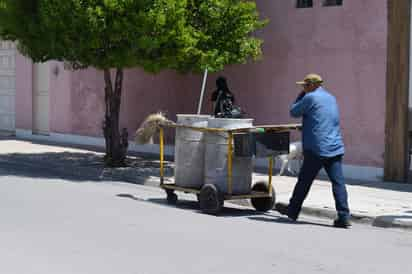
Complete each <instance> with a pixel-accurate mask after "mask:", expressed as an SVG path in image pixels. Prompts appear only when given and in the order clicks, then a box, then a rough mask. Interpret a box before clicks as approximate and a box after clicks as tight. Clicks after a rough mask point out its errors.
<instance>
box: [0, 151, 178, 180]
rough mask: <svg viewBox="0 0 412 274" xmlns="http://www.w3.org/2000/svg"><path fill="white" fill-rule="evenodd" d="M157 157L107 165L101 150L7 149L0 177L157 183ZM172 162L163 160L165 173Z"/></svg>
mask: <svg viewBox="0 0 412 274" xmlns="http://www.w3.org/2000/svg"><path fill="white" fill-rule="evenodd" d="M159 173H160V163H159V160H155V159H146V158H143V157H137V156H131V157H128V159H127V167H122V168H106V167H105V166H104V160H103V154H97V153H87V152H84V153H82V152H44V153H10V154H2V155H0V177H4V176H18V177H30V178H47V179H64V180H70V181H78V182H80V181H123V182H129V183H135V184H156V183H157V184H158V180H159V179H158V178H157V177H158V176H159ZM172 175H173V166H172V164H171V163H170V162H166V163H165V176H166V177H169V176H172Z"/></svg>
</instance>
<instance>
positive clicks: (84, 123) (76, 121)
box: [16, 0, 387, 166]
mask: <svg viewBox="0 0 412 274" xmlns="http://www.w3.org/2000/svg"><path fill="white" fill-rule="evenodd" d="M295 2H296V1H295V0H281V1H280V0H278V1H267V0H257V4H258V8H259V10H260V12H261V15H262V17H264V18H269V19H270V24H269V25H268V26H267V27H266V28H265V29H264V30H262V31H259V33H258V35H260V36H261V37H263V39H264V40H265V44H264V49H263V51H264V56H263V59H262V60H261V61H259V62H256V63H251V64H248V65H236V66H231V67H229V68H227V69H226V70H225V71H224V72H222V73H219V74H223V75H225V76H226V77H227V78H228V80H229V86H230V88H231V89H232V91H233V92H234V93H235V96H236V98H237V102H238V104H239V105H240V106H241V107H242V108H243V109H244V110H246V112H247V113H248V114H249V116H250V117H253V118H255V124H267V123H272V124H275V123H289V122H297V121H298V120H293V119H291V118H290V117H289V115H288V110H289V105H290V103H291V102H292V101H293V100H294V99H295V97H296V95H297V93H298V92H299V90H298V88H297V87H296V86H295V84H294V82H295V81H296V80H300V79H301V78H302V77H303V76H304V75H305V74H307V73H309V72H317V73H319V74H321V75H322V76H323V77H324V79H325V82H326V87H327V88H328V89H330V91H331V92H332V93H333V94H334V95H335V96H336V97H337V99H338V102H339V104H340V109H341V120H342V121H341V122H342V128H343V134H344V140H345V144H346V157H345V161H346V163H348V164H356V165H367V166H383V157H382V154H383V152H384V121H385V113H384V110H385V77H386V37H387V0H362V1H359V0H344V6H343V7H321V2H322V1H321V0H314V3H315V7H314V8H308V9H296V8H295ZM54 66H58V67H59V68H60V69H59V72H60V73H59V74H58V75H53V73H52V76H51V83H50V84H51V85H50V88H51V90H50V128H51V131H52V132H60V133H72V134H79V135H89V136H102V132H101V123H102V119H103V113H104V90H103V84H104V81H103V75H102V73H101V72H98V71H96V70H94V69H88V70H84V71H76V72H70V71H65V70H63V66H62V65H61V64H58V63H53V64H52V68H51V71H52V72H53V67H54ZM17 74H18V78H17V79H18V81H17V97H16V102H17V103H16V105H17V117H16V127H17V128H26V129H30V128H31V100H32V99H31V88H30V85H31V67H30V65H29V64H28V63H27V60H25V59H24V58H17ZM217 75H218V74H212V75H211V76H210V77H209V80H208V84H207V92H206V94H205V101H204V105H203V113H210V110H211V104H210V101H209V99H210V95H211V92H212V91H213V89H214V80H215V79H216V76H217ZM201 81H202V75H186V76H183V75H179V74H176V73H174V72H163V73H160V74H158V75H150V74H146V73H143V72H142V71H141V70H140V69H133V70H127V71H126V73H125V82H124V91H123V97H122V107H121V126H122V127H127V128H128V129H129V132H130V133H131V134H132V133H134V131H135V130H136V128H137V127H138V126H139V124H140V123H141V121H142V120H143V119H144V118H145V117H146V115H148V114H149V113H153V112H155V111H158V110H162V111H166V112H167V114H168V117H170V118H172V119H175V114H176V113H195V112H196V109H197V102H198V99H199V92H200V88H201ZM19 109H20V110H21V111H19Z"/></svg>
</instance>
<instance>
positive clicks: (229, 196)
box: [159, 124, 301, 200]
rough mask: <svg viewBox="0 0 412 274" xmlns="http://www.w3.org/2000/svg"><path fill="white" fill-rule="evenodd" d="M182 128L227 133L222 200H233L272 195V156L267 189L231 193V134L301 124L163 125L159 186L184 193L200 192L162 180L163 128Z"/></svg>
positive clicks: (292, 127) (286, 129)
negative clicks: (225, 184) (227, 126)
mask: <svg viewBox="0 0 412 274" xmlns="http://www.w3.org/2000/svg"><path fill="white" fill-rule="evenodd" d="M165 127H171V128H184V129H190V130H196V131H201V132H211V133H227V134H228V145H227V146H228V152H227V171H228V172H227V189H228V193H227V194H225V195H224V200H235V199H252V198H267V197H269V198H270V197H272V189H273V188H272V175H273V161H274V160H273V156H270V157H268V158H269V159H268V160H269V170H268V191H253V190H252V191H251V193H249V194H242V195H233V194H232V189H233V188H232V186H233V181H232V180H233V176H232V175H233V151H234V150H233V146H234V142H233V135H234V134H235V133H240V132H250V131H253V130H256V129H257V128H260V129H262V128H263V129H264V130H265V132H267V131H275V132H287V131H291V130H298V129H300V128H301V124H282V125H262V126H255V127H251V128H241V129H223V128H205V127H193V126H186V125H179V124H171V125H163V126H160V129H159V139H160V187H161V188H163V189H165V190H166V191H168V190H169V191H181V192H185V193H193V194H200V189H196V188H187V187H180V186H177V185H175V184H171V183H165V182H164V162H165V161H164V146H165V144H164V128H165Z"/></svg>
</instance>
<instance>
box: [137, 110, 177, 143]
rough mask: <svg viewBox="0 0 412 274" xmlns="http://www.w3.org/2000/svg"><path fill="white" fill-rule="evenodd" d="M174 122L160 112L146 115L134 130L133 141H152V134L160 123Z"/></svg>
mask: <svg viewBox="0 0 412 274" xmlns="http://www.w3.org/2000/svg"><path fill="white" fill-rule="evenodd" d="M167 124H174V122H173V121H170V120H168V119H167V118H166V117H165V115H164V114H163V113H162V112H158V113H153V114H150V115H149V116H147V117H146V119H145V120H144V121H143V122H142V124H141V125H140V127H139V128H138V129H137V131H136V135H135V142H136V143H138V144H148V143H153V136H154V135H155V134H156V132H157V130H158V129H159V126H160V125H167Z"/></svg>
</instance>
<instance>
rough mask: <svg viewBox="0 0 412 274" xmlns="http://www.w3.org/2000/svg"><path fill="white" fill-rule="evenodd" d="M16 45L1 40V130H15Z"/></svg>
mask: <svg viewBox="0 0 412 274" xmlns="http://www.w3.org/2000/svg"><path fill="white" fill-rule="evenodd" d="M15 54H16V51H15V46H14V44H13V43H11V42H5V41H0V131H2V132H4V131H14V130H15V103H14V97H15V92H16V75H15V74H16V69H15V68H16V63H15Z"/></svg>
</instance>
